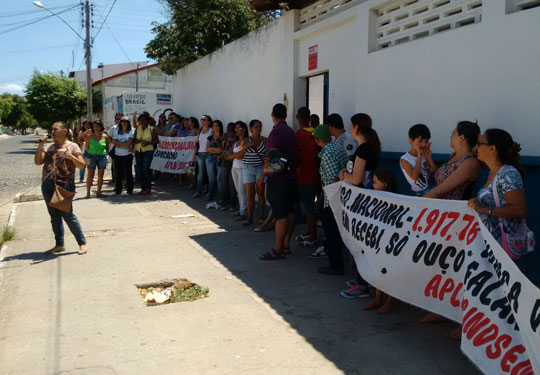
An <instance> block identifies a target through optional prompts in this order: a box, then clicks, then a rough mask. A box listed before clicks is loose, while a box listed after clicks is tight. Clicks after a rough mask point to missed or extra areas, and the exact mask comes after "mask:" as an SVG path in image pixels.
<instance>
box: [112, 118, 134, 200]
mask: <svg viewBox="0 0 540 375" xmlns="http://www.w3.org/2000/svg"><path fill="white" fill-rule="evenodd" d="M112 143H113V145H114V155H115V159H116V163H115V171H114V172H115V173H114V174H115V177H114V191H115V193H116V195H120V194H122V187H123V184H124V181H125V185H126V191H127V193H128V194H133V154H132V152H133V129H131V123H130V122H129V117H127V116H124V117H122V119H121V120H120V123H119V124H118V128H117V129H116V131H115V132H114V135H113V140H112Z"/></svg>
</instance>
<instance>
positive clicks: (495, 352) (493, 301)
mask: <svg viewBox="0 0 540 375" xmlns="http://www.w3.org/2000/svg"><path fill="white" fill-rule="evenodd" d="M325 192H326V194H327V195H328V199H329V201H330V205H331V207H332V211H333V213H334V216H335V218H336V221H337V223H338V226H339V230H340V233H341V236H342V238H343V241H344V243H345V245H346V246H347V248H348V249H349V250H350V252H351V253H352V255H353V256H354V259H355V261H356V265H357V268H358V271H359V272H360V274H361V275H362V277H364V278H365V279H366V280H367V281H368V282H369V283H370V284H372V285H373V286H375V287H376V288H378V289H381V290H382V291H384V292H385V293H388V294H390V295H392V296H394V297H396V298H398V299H400V300H402V301H405V302H407V303H411V304H414V305H416V306H419V307H421V308H423V309H426V310H429V311H432V312H435V313H437V314H440V315H442V316H445V317H447V318H449V319H451V320H454V321H456V322H458V323H460V324H462V338H461V350H462V352H463V353H464V354H465V355H466V356H467V357H468V358H469V359H470V360H471V361H473V362H474V364H475V365H476V366H477V367H478V368H479V369H480V370H481V371H482V372H484V373H485V374H490V375H491V374H511V375H532V374H534V373H536V374H540V329H539V328H540V290H539V289H538V288H537V287H536V286H534V285H533V284H532V283H531V282H530V281H529V280H528V279H527V278H526V277H525V276H524V275H523V274H522V273H521V272H520V271H519V269H518V267H517V266H516V264H515V263H514V262H513V261H512V260H511V259H510V257H509V256H508V255H507V254H506V252H505V251H504V250H503V249H502V248H501V246H500V245H499V244H498V243H497V241H495V240H494V239H493V237H492V236H491V234H490V233H489V231H488V230H487V229H486V227H485V226H484V225H483V224H482V222H481V220H480V219H479V217H478V215H477V214H476V212H474V211H473V210H471V209H470V208H469V207H467V202H465V201H448V200H438V199H426V198H416V197H408V196H403V195H398V194H392V193H387V192H381V191H374V190H365V189H361V188H358V187H356V186H353V185H351V184H349V183H346V182H338V183H335V184H332V185H330V186H327V187H325Z"/></svg>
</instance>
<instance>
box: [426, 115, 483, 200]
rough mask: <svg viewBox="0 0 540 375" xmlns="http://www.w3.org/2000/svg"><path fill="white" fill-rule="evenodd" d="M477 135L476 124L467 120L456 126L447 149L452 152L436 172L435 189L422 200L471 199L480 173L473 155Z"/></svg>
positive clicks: (478, 131) (477, 128) (478, 130)
mask: <svg viewBox="0 0 540 375" xmlns="http://www.w3.org/2000/svg"><path fill="white" fill-rule="evenodd" d="M479 135H480V128H479V127H478V124H476V123H474V122H470V121H461V122H459V123H458V124H457V126H456V128H455V129H454V131H453V132H452V135H451V137H450V147H452V149H453V150H454V153H453V154H452V155H451V156H450V159H448V161H447V162H446V163H444V164H443V165H442V166H441V167H440V168H439V169H437V171H436V172H435V181H436V182H437V186H436V187H434V188H433V189H431V190H430V191H429V192H428V193H427V194H426V195H424V197H426V198H439V199H451V200H467V199H469V198H471V196H472V193H473V189H474V183H475V182H476V179H477V178H478V172H479V171H480V163H479V162H478V159H476V156H475V155H474V152H473V149H474V148H475V147H476V142H477V140H478V136H479Z"/></svg>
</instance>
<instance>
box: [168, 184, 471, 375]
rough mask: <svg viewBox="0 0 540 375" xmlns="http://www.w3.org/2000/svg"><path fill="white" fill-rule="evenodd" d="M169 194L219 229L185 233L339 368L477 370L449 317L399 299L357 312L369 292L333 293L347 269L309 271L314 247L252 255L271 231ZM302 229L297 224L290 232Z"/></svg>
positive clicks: (267, 243) (182, 194)
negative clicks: (443, 319) (434, 318)
mask: <svg viewBox="0 0 540 375" xmlns="http://www.w3.org/2000/svg"><path fill="white" fill-rule="evenodd" d="M171 194H172V196H174V199H180V200H182V201H184V203H186V204H187V205H188V206H189V207H190V208H191V210H193V212H194V211H198V212H200V213H202V214H203V215H204V216H206V217H207V218H209V219H210V220H212V221H213V222H214V223H216V224H218V225H219V226H220V227H221V228H222V229H224V230H225V231H224V232H219V233H209V234H201V235H196V236H192V237H191V238H192V239H193V240H194V241H195V242H196V243H198V244H199V245H200V246H201V247H203V248H204V249H205V250H206V251H207V252H209V253H210V254H211V255H212V256H213V257H214V258H215V259H216V260H217V261H218V262H219V263H221V264H222V265H223V266H224V267H225V268H227V269H228V270H229V271H230V272H231V273H233V274H234V275H235V276H236V277H237V278H238V279H239V280H241V281H242V282H243V283H244V284H245V285H246V286H247V287H248V288H250V289H251V290H252V291H253V292H254V293H256V294H257V295H258V296H259V297H260V298H261V299H263V300H264V302H266V303H267V304H268V305H269V306H270V307H271V308H272V309H273V310H274V311H275V312H276V313H278V314H279V315H280V316H281V317H282V318H283V319H284V320H285V321H286V322H287V323H288V324H290V326H291V327H292V328H293V329H295V330H296V331H297V332H298V334H300V335H301V336H303V337H304V339H305V340H306V341H307V342H309V343H310V344H311V345H312V346H313V347H314V348H316V349H317V350H318V351H319V352H320V353H321V354H322V355H324V356H325V357H326V358H327V359H328V360H330V361H332V362H333V363H334V364H335V365H336V366H337V367H338V368H339V369H341V370H342V371H343V372H344V374H347V375H349V374H426V373H427V374H431V373H437V374H458V373H459V374H460V375H469V374H471V375H472V374H478V371H477V370H476V369H475V368H474V367H473V365H472V364H471V363H469V362H468V360H467V359H466V358H465V357H464V356H463V355H462V354H461V351H460V345H459V342H457V341H450V340H448V339H445V338H444V332H445V331H448V330H450V329H452V328H453V327H454V325H453V324H452V323H444V324H439V325H420V324H419V323H418V319H419V318H420V317H421V316H422V315H424V314H425V312H424V311H422V310H420V309H418V308H416V307H414V306H410V305H407V304H405V303H398V304H397V307H396V311H395V312H393V313H392V314H389V315H380V314H378V313H376V312H374V311H365V310H363V308H362V307H363V305H364V304H365V303H367V302H368V301H369V299H354V300H350V299H344V298H342V297H340V295H339V291H340V290H341V289H346V284H345V281H346V280H348V279H352V278H353V276H352V275H351V274H349V275H346V276H326V275H320V274H318V273H317V268H318V267H319V266H323V265H327V260H326V259H311V258H309V254H310V253H311V252H312V251H313V250H314V248H302V247H300V246H298V245H297V243H291V250H292V255H290V256H288V257H287V258H286V259H284V260H276V261H261V260H259V259H258V255H259V254H261V253H263V252H266V251H268V250H269V249H270V248H271V247H272V245H273V241H274V232H273V231H270V232H263V233H257V232H254V231H253V229H254V228H255V225H251V226H248V227H244V226H242V225H241V223H238V222H235V221H234V220H232V218H231V214H230V213H229V212H225V211H221V210H207V209H205V208H204V206H205V203H206V202H204V200H202V199H192V198H191V191H189V190H187V189H182V190H178V191H176V192H173V193H171ZM302 229H303V225H300V226H298V227H297V228H296V230H295V234H298V233H300V231H301V230H302ZM373 294H374V292H373Z"/></svg>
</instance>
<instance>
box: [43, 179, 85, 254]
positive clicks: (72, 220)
mask: <svg viewBox="0 0 540 375" xmlns="http://www.w3.org/2000/svg"><path fill="white" fill-rule="evenodd" d="M58 185H60V186H61V187H63V188H64V189H66V190H69V191H75V184H62V183H58ZM54 187H55V185H54V181H53V180H45V181H43V182H42V183H41V192H42V194H43V199H45V204H46V205H47V210H48V211H49V216H50V217H51V224H52V230H53V232H54V239H55V240H56V246H64V225H63V224H62V219H64V221H65V222H66V224H67V226H68V227H69V230H70V231H71V233H73V235H74V236H75V239H76V240H77V243H78V244H79V246H80V245H85V244H86V238H85V237H84V234H83V231H82V228H81V224H80V223H79V220H77V216H75V214H74V213H73V206H71V209H70V210H69V212H64V211H60V210H57V209H56V208H53V207H50V206H49V202H50V201H51V198H52V196H53V194H54Z"/></svg>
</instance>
